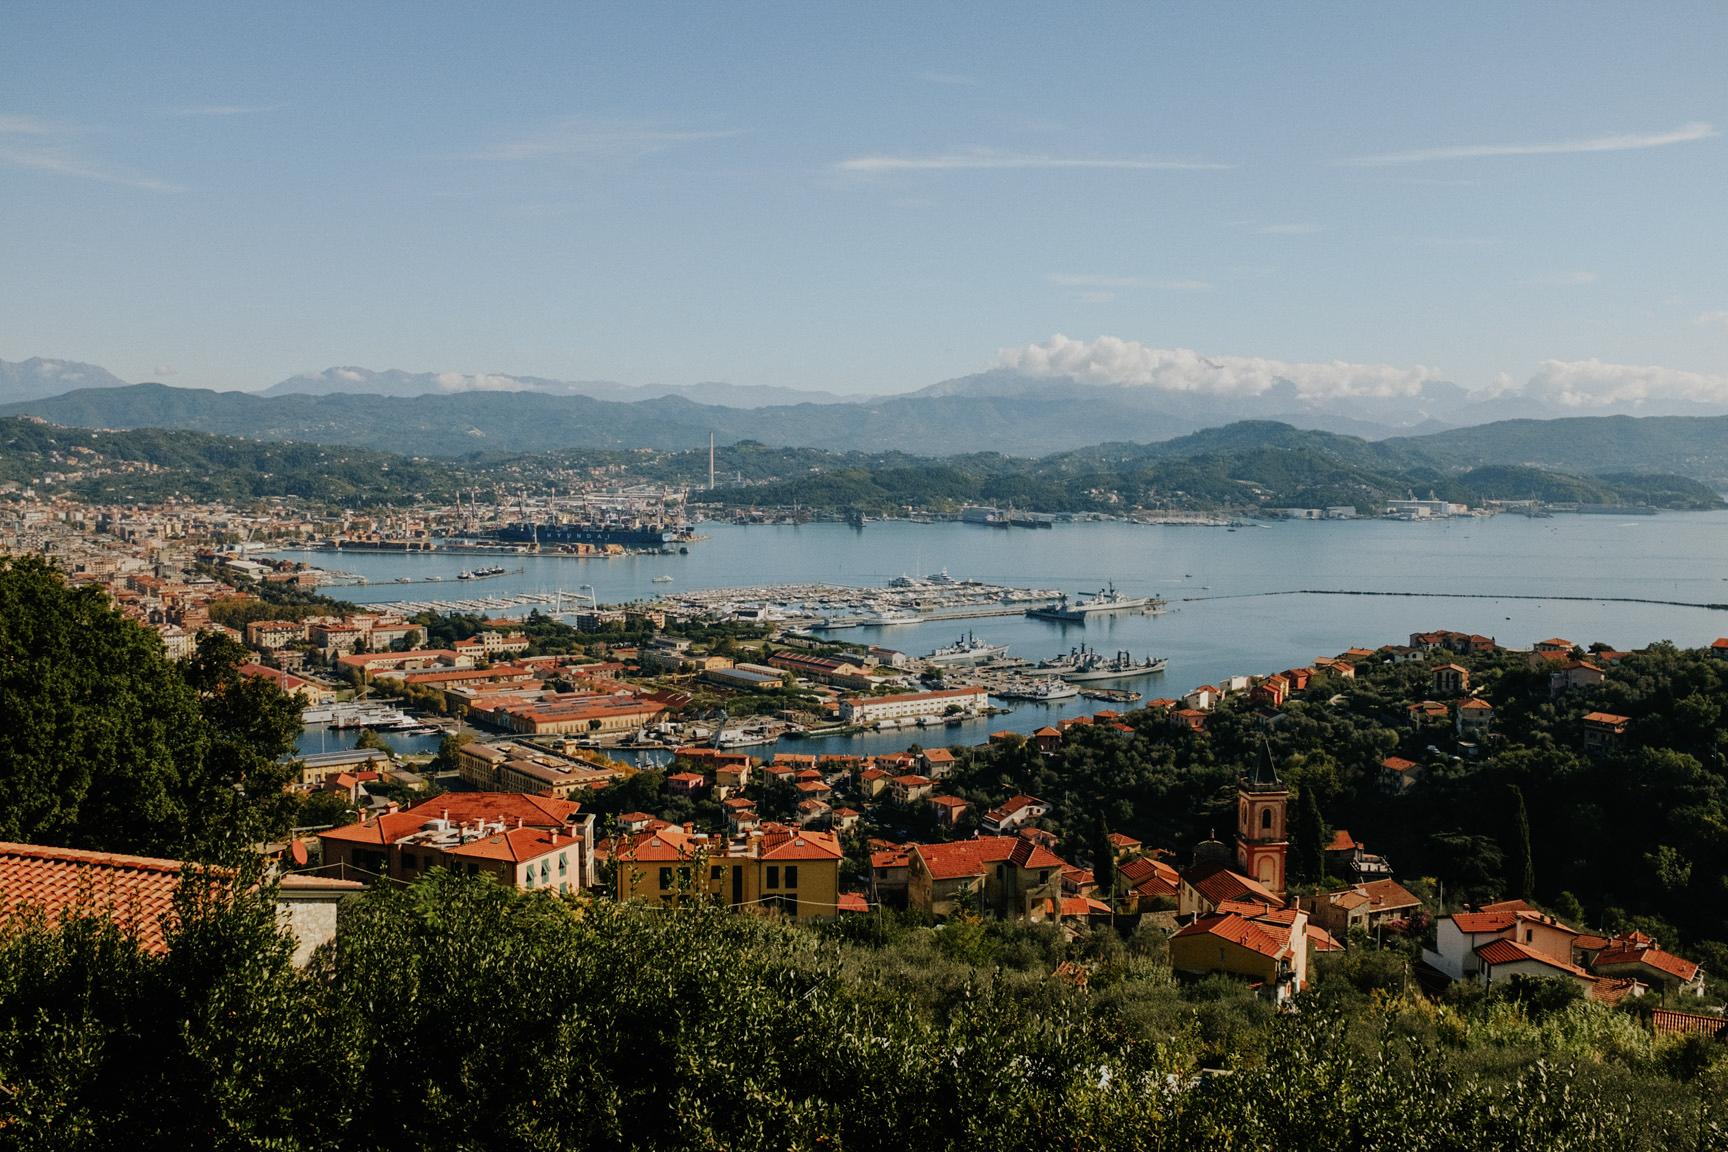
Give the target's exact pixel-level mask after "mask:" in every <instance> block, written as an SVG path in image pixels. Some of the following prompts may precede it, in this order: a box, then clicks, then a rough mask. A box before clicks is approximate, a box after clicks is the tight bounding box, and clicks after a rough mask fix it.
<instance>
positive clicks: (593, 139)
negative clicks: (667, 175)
mask: <svg viewBox="0 0 1728 1152" xmlns="http://www.w3.org/2000/svg"><path fill="white" fill-rule="evenodd" d="M741 134H742V130H741V129H737V128H724V129H715V130H707V131H693V130H688V129H675V128H667V127H665V126H664V125H659V124H652V123H643V122H629V121H616V120H591V119H588V118H587V117H581V116H573V117H569V118H567V119H564V120H560V121H557V122H555V123H552V124H548V125H546V126H545V127H542V128H537V129H533V130H531V131H527V132H521V133H518V134H516V135H514V136H511V137H508V138H506V139H503V140H500V141H498V142H497V143H496V144H494V145H492V146H491V147H490V148H487V149H486V150H484V151H483V152H482V153H481V154H480V157H481V158H482V159H486V160H543V159H556V158H560V157H562V158H567V159H575V160H584V159H586V160H633V159H640V158H642V157H645V156H652V155H653V154H655V153H656V152H663V151H665V150H666V149H668V148H672V147H674V146H676V145H679V144H691V143H695V142H697V141H702V140H723V139H726V138H728V137H732V136H738V135H741Z"/></svg>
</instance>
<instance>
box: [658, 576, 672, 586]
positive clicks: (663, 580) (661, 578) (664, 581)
mask: <svg viewBox="0 0 1728 1152" xmlns="http://www.w3.org/2000/svg"><path fill="white" fill-rule="evenodd" d="M654 583H656V584H670V583H672V577H670V576H656V577H654Z"/></svg>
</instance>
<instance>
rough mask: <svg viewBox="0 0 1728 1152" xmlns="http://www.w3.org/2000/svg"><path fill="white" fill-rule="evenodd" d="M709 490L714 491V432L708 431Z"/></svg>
mask: <svg viewBox="0 0 1728 1152" xmlns="http://www.w3.org/2000/svg"><path fill="white" fill-rule="evenodd" d="M708 491H710V492H712V491H714V433H712V432H710V433H708Z"/></svg>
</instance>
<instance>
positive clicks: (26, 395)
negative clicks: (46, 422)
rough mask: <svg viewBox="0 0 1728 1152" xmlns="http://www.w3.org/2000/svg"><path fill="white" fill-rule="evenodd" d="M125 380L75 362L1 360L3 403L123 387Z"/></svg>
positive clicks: (0, 397) (89, 365) (0, 385)
mask: <svg viewBox="0 0 1728 1152" xmlns="http://www.w3.org/2000/svg"><path fill="white" fill-rule="evenodd" d="M125 384H126V381H124V380H122V379H120V377H118V376H116V375H114V374H113V373H112V372H110V371H108V370H107V369H106V368H98V367H96V365H94V364H79V363H77V362H76V361H73V360H45V359H43V358H42V357H40V356H33V357H31V358H30V359H28V360H19V361H12V360H0V403H3V402H8V401H16V400H34V399H36V398H37V397H40V396H58V395H60V394H61V393H62V392H70V391H72V390H73V389H75V388H116V387H124V386H125Z"/></svg>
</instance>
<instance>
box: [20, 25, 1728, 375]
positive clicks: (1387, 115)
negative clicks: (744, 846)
mask: <svg viewBox="0 0 1728 1152" xmlns="http://www.w3.org/2000/svg"><path fill="white" fill-rule="evenodd" d="M3 23H4V29H5V30H4V34H3V35H0V358H5V359H8V360H18V359H24V358H27V357H31V356H47V357H57V358H63V359H69V360H82V361H89V362H92V363H96V364H100V365H102V366H104V367H106V368H108V369H109V370H110V371H113V372H114V373H116V374H117V375H119V376H121V377H123V378H125V379H129V380H142V379H161V380H163V381H165V382H168V383H172V384H181V385H187V386H199V387H216V388H241V389H254V388H262V387H266V386H268V385H270V384H273V383H275V382H276V381H278V380H281V379H284V378H285V377H288V376H291V375H294V374H296V373H299V372H304V371H313V370H317V369H321V368H325V367H327V366H331V365H360V366H364V367H368V368H374V369H386V368H401V369H406V370H409V371H415V372H419V371H444V372H463V373H483V372H490V373H510V374H515V375H537V376H546V377H552V378H557V379H570V380H614V381H619V382H621V383H625V384H647V383H671V384H683V383H695V382H699V381H710V380H724V381H729V382H731V383H734V384H769V385H778V386H782V387H794V388H810V389H823V390H829V391H836V392H843V393H856V392H897V391H905V390H909V389H913V388H918V387H922V386H924V385H927V384H930V383H933V382H936V381H938V380H943V379H947V378H951V377H956V376H962V375H965V374H968V373H971V372H976V371H980V370H983V369H986V368H989V367H991V366H993V365H998V364H1007V365H1013V366H1017V367H1018V366H1023V365H1025V364H1026V363H1028V362H1029V358H1030V359H1031V360H1038V362H1040V363H1042V362H1045V361H1047V360H1048V359H1049V350H1050V349H1051V348H1056V349H1058V351H1061V350H1064V349H1065V350H1067V353H1068V354H1070V358H1072V357H1073V356H1078V357H1079V358H1080V359H1081V360H1084V361H1086V362H1087V363H1088V364H1090V365H1094V366H1095V365H1096V364H1098V363H1105V367H1103V368H1101V369H1099V371H1100V372H1102V373H1103V374H1104V375H1106V376H1107V375H1108V374H1109V373H1110V372H1112V371H1118V369H1115V368H1111V367H1109V365H1111V364H1118V363H1123V362H1124V361H1123V357H1122V354H1121V349H1123V348H1129V349H1133V348H1139V349H1141V350H1142V351H1145V350H1193V352H1194V353H1195V355H1197V356H1198V357H1201V358H1206V357H1230V358H1247V359H1249V360H1259V359H1264V360H1267V361H1271V362H1283V363H1292V364H1318V365H1326V364H1330V363H1332V362H1335V361H1342V362H1347V363H1349V364H1351V365H1367V366H1375V367H1373V368H1372V372H1385V373H1391V374H1392V375H1393V376H1397V377H1399V378H1411V374H1415V376H1416V377H1420V378H1433V379H1444V380H1449V381H1452V382H1455V383H1457V384H1459V385H1461V386H1463V387H1465V388H1468V389H1472V390H1475V389H1488V388H1492V387H1496V386H1505V385H1506V384H1507V383H1508V382H1510V383H1514V384H1522V383H1524V382H1526V381H1531V380H1538V379H1539V380H1543V381H1552V380H1554V379H1564V378H1566V373H1567V372H1568V371H1576V367H1575V366H1576V365H1578V364H1580V363H1588V362H1591V361H1600V362H1602V363H1603V364H1606V365H1611V366H1624V367H1625V368H1626V370H1627V371H1636V372H1642V373H1644V376H1642V377H1640V379H1646V380H1650V379H1654V380H1657V381H1658V384H1657V385H1656V387H1668V386H1669V385H1668V384H1663V383H1660V382H1661V381H1673V380H1680V381H1691V382H1692V385H1691V386H1693V387H1702V388H1705V389H1706V390H1709V389H1712V388H1713V389H1716V390H1718V391H1720V392H1721V393H1722V395H1723V396H1725V397H1728V68H1724V67H1723V66H1722V61H1723V60H1724V59H1725V58H1728V57H1725V49H1728V7H1725V6H1723V5H1720V4H1694V5H1688V4H1662V3H1653V4H1643V5H1624V4H1596V5H1593V4H1586V3H1568V4H1552V5H1545V4H1519V5H1505V4H1499V3H1496V4H1470V3H1455V4H1446V5H1427V6H1418V5H1406V4H1385V3H1361V4H1327V3H1316V4H1302V5H1292V4H1272V3H1262V4H1255V3H1243V4H1235V5H1229V6H1221V5H1191V4H1174V3H1167V4H1154V3H1145V2H1142V3H1134V4H1120V5H1118V4H1077V5H1067V6H1055V5H1048V4H1036V5H1035V4H1014V3H990V4H964V3H953V4H947V5H940V6H934V5H926V4H870V3H860V4H854V5H809V4H778V5H770V4H725V5H716V4H712V3H704V4H680V3H661V4H654V5H621V4H607V5H600V4H581V3H574V2H568V0H566V2H560V3H548V4H535V3H515V4H493V5H478V4H440V3H431V2H418V3H404V4H386V3H365V2H353V0H350V2H347V3H340V4H335V3H332V4H319V3H296V4H278V5H251V4H232V3H223V4H210V5H195V4H176V3H163V4H156V5H137V4H117V3H116V4H104V3H83V4H76V5H68V4H50V3H37V2H31V0H14V2H12V3H9V4H8V5H7V6H6V14H5V16H4V18H3ZM1058 336H1060V337H1061V338H1062V340H1063V341H1065V342H1066V343H1061V344H1058V343H1055V340H1056V338H1057V337H1058ZM1076 347H1077V348H1078V349H1079V351H1078V352H1075V351H1074V349H1075V348H1076ZM1100 350H1102V351H1100ZM1039 357H1043V360H1039V359H1038V358H1039ZM1128 359H1129V360H1132V359H1133V356H1130V357H1129V358H1128ZM1141 359H1142V360H1143V359H1144V357H1141ZM1154 359H1157V357H1156V356H1154ZM1232 362H1234V361H1232ZM1617 370H1618V369H1617ZM1119 371H1122V372H1129V373H1130V374H1132V373H1133V372H1143V371H1144V369H1143V368H1134V367H1132V366H1131V367H1130V368H1124V369H1120V370H1119ZM1652 372H1654V373H1655V375H1654V376H1652V375H1650V374H1651V373H1652ZM1698 381H1703V382H1704V383H1703V384H1699V383H1698ZM1497 382H1498V383H1497Z"/></svg>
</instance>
